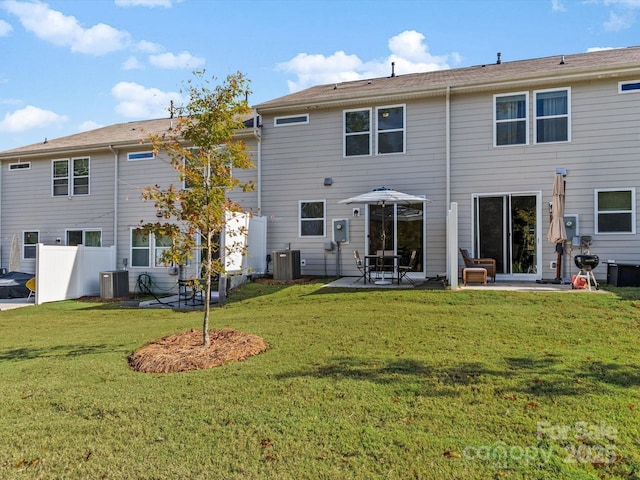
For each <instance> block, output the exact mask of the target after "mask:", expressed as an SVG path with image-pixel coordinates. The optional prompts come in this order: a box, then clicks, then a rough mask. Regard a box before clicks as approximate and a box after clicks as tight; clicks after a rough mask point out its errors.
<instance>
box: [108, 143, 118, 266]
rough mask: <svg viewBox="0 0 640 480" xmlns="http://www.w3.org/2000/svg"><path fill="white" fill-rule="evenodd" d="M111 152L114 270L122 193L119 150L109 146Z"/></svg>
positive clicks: (116, 261) (116, 263)
mask: <svg viewBox="0 0 640 480" xmlns="http://www.w3.org/2000/svg"><path fill="white" fill-rule="evenodd" d="M109 150H111V152H113V160H114V164H115V167H114V169H113V170H114V180H113V246H114V249H115V255H116V258H115V265H114V266H113V267H114V270H116V269H117V268H118V194H119V191H120V188H119V187H120V185H119V176H120V165H119V163H120V162H119V155H118V150H115V149H114V148H113V145H109Z"/></svg>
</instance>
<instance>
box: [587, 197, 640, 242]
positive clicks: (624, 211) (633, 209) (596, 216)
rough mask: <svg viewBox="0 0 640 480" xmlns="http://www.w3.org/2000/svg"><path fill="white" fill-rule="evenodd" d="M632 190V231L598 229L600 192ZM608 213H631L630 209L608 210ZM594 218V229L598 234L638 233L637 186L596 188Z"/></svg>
mask: <svg viewBox="0 0 640 480" xmlns="http://www.w3.org/2000/svg"><path fill="white" fill-rule="evenodd" d="M623 191H630V192H631V211H630V213H631V231H630V232H601V231H599V230H598V215H599V213H600V211H599V210H598V193H600V192H623ZM606 213H629V210H619V211H617V212H616V211H613V212H612V211H608V212H606ZM593 218H594V231H595V233H596V234H598V235H635V233H636V189H635V187H618V188H596V189H595V190H594V191H593Z"/></svg>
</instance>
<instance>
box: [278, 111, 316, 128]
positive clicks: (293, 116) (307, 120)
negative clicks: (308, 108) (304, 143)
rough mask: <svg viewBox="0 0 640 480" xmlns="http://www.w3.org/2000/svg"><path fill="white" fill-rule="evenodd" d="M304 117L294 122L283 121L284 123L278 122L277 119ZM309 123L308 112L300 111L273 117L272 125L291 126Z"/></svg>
mask: <svg viewBox="0 0 640 480" xmlns="http://www.w3.org/2000/svg"><path fill="white" fill-rule="evenodd" d="M303 117H304V118H305V120H303V121H299V122H298V121H296V122H285V123H278V120H286V119H289V118H303ZM308 123H309V114H308V113H301V114H299V115H284V116H281V117H275V118H274V119H273V126H274V127H291V126H294V125H306V124H308Z"/></svg>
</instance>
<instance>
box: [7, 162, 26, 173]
mask: <svg viewBox="0 0 640 480" xmlns="http://www.w3.org/2000/svg"><path fill="white" fill-rule="evenodd" d="M9 170H13V171H15V170H31V162H17V163H10V164H9Z"/></svg>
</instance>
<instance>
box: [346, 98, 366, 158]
mask: <svg viewBox="0 0 640 480" xmlns="http://www.w3.org/2000/svg"><path fill="white" fill-rule="evenodd" d="M363 155H371V109H370V108H367V109H364V110H346V111H345V112H344V156H345V157H356V156H363Z"/></svg>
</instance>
